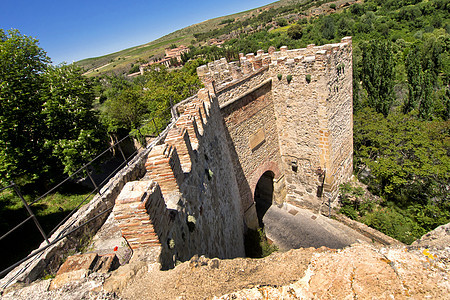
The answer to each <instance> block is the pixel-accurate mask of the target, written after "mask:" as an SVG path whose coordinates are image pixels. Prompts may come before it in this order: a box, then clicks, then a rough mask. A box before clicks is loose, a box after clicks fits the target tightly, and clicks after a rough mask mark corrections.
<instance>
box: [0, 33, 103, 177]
mask: <svg viewBox="0 0 450 300" xmlns="http://www.w3.org/2000/svg"><path fill="white" fill-rule="evenodd" d="M81 73H82V72H81V70H80V69H78V68H75V67H73V66H61V67H53V66H51V65H50V59H49V58H48V57H47V55H46V54H45V52H44V51H43V50H42V49H41V48H40V47H39V46H38V41H37V40H36V39H34V38H31V37H27V36H25V35H21V34H20V32H19V31H17V30H10V31H8V32H6V33H5V32H4V31H3V30H0V104H1V109H0V145H2V147H0V157H1V161H0V181H2V182H6V181H9V180H15V181H16V182H18V183H26V182H36V181H37V180H40V181H43V182H48V181H49V180H51V179H52V178H53V177H54V175H55V173H59V172H60V171H62V170H64V171H65V172H66V173H71V172H73V171H74V170H75V169H76V168H78V167H79V166H81V164H82V163H83V162H86V161H87V160H88V159H89V158H91V157H93V156H94V155H95V154H96V152H97V149H98V147H99V146H100V145H101V137H100V136H99V132H100V126H99V123H98V119H97V116H96V114H95V113H93V111H92V101H93V100H94V94H93V92H92V90H91V85H90V81H89V80H88V79H86V78H84V77H83V76H82V75H81Z"/></svg>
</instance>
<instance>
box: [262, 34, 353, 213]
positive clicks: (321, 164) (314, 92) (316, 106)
mask: <svg viewBox="0 0 450 300" xmlns="http://www.w3.org/2000/svg"><path fill="white" fill-rule="evenodd" d="M269 53H271V58H272V63H271V65H270V76H271V77H272V82H273V88H272V93H273V97H274V104H275V113H276V117H277V128H278V135H279V143H280V153H281V158H282V162H283V163H282V172H283V173H284V175H285V179H286V187H287V197H286V200H287V202H289V203H292V204H294V205H298V206H301V207H305V208H309V209H313V210H316V211H317V210H319V209H320V208H321V207H322V205H323V204H327V203H328V200H329V199H331V200H336V196H337V187H338V185H339V184H340V183H342V182H343V181H346V180H348V179H349V177H350V175H351V170H352V166H351V159H349V158H351V153H352V150H353V149H352V134H353V132H352V115H351V114H352V101H351V99H352V93H351V73H352V65H351V38H344V39H343V40H342V42H341V43H338V44H330V45H324V46H318V47H317V46H314V45H309V46H308V47H307V48H305V49H296V50H287V48H286V47H282V48H281V49H280V51H278V52H274V51H273V49H272V50H271V49H269ZM343 65H345V67H344V69H345V70H346V71H345V73H340V72H338V71H337V70H338V69H339V70H341V69H342V66H343Z"/></svg>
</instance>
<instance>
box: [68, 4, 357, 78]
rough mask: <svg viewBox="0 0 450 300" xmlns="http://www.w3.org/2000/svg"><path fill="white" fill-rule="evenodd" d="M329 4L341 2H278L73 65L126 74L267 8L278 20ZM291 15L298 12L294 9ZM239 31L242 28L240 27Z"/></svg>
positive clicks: (94, 71) (89, 70)
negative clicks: (173, 47)
mask: <svg viewBox="0 0 450 300" xmlns="http://www.w3.org/2000/svg"><path fill="white" fill-rule="evenodd" d="M329 2H336V3H340V2H343V1H342V0H340V1H330V0H319V1H317V0H281V1H277V2H274V3H272V4H268V5H266V6H262V7H259V8H255V9H251V10H248V11H244V12H240V13H236V14H232V15H228V16H223V17H218V18H215V19H211V20H207V21H204V22H201V23H198V24H194V25H191V26H188V27H185V28H183V29H180V30H177V31H175V32H172V33H170V34H168V35H165V36H163V37H161V38H159V39H157V40H154V41H152V42H149V43H147V44H144V45H140V46H136V47H131V48H128V49H124V50H122V51H119V52H115V53H111V54H107V55H104V56H100V57H93V58H87V59H83V60H80V61H78V62H76V64H77V65H79V66H81V67H83V68H84V69H85V70H86V71H87V72H86V75H88V76H95V75H99V74H102V73H112V72H113V73H116V74H121V73H126V72H127V71H128V70H130V68H131V66H132V64H136V63H144V62H148V61H150V60H151V59H152V58H153V57H162V56H164V49H165V48H167V47H169V46H170V45H172V44H175V45H177V46H179V45H181V44H183V45H185V46H189V45H195V46H201V45H204V44H206V43H207V41H208V40H202V41H200V42H199V41H198V39H196V38H195V37H194V35H195V34H204V33H206V36H208V37H209V38H212V37H218V36H217V35H216V34H215V33H218V32H219V31H218V30H220V29H224V28H225V27H226V26H227V25H229V23H230V22H227V21H230V20H232V21H233V22H232V23H239V24H246V23H245V20H249V19H252V18H253V19H254V18H256V17H257V16H259V15H261V14H263V13H264V12H266V13H267V10H268V9H275V10H277V12H276V13H277V15H276V18H281V17H283V15H289V14H290V13H292V12H294V11H292V10H291V8H293V7H294V6H298V5H299V4H304V5H305V9H308V8H309V7H311V6H320V5H322V4H323V3H329ZM344 2H345V1H344ZM350 2H352V1H350ZM282 7H285V8H286V9H285V10H282V11H279V9H280V8H282ZM272 11H274V10H272ZM295 12H298V10H297V11H295ZM247 23H250V24H247V25H245V26H248V27H249V28H251V22H247ZM241 29H243V28H242V27H241ZM224 31H226V32H229V30H227V29H226V28H225V30H224Z"/></svg>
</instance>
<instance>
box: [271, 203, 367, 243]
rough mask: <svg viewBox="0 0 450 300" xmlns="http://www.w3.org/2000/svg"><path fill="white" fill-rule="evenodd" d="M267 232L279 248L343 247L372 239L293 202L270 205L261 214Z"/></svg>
mask: <svg viewBox="0 0 450 300" xmlns="http://www.w3.org/2000/svg"><path fill="white" fill-rule="evenodd" d="M263 222H264V228H265V232H266V236H267V237H268V238H269V239H270V240H272V241H273V242H274V243H275V244H276V245H277V246H278V247H279V248H280V250H284V251H285V250H289V249H298V248H308V247H315V248H320V247H322V246H324V247H328V248H331V249H342V248H345V247H347V246H350V245H351V244H354V243H359V242H361V241H364V242H367V243H371V240H370V239H369V238H367V237H365V236H364V235H362V234H360V233H359V232H357V231H355V230H353V229H351V228H350V227H347V226H345V225H344V224H342V223H340V222H338V221H335V220H333V219H330V218H327V217H325V216H323V215H320V214H314V213H313V212H312V211H309V210H306V209H301V208H298V207H295V206H292V205H284V206H283V207H282V208H279V207H277V206H274V205H273V206H271V207H270V208H269V210H268V211H267V212H266V214H265V215H264V218H263Z"/></svg>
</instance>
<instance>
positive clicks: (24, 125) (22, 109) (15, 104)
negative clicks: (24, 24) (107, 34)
mask: <svg viewBox="0 0 450 300" xmlns="http://www.w3.org/2000/svg"><path fill="white" fill-rule="evenodd" d="M49 62H50V58H49V57H48V56H47V55H46V53H45V52H44V50H42V49H41V48H39V46H38V41H37V40H36V39H34V38H32V37H28V36H23V35H21V34H20V32H19V31H18V30H10V31H8V32H4V31H3V30H2V29H0V105H1V108H0V143H1V147H0V159H1V161H0V180H2V181H7V180H13V179H16V178H18V177H24V176H26V177H28V179H31V180H33V179H36V178H37V177H38V176H39V171H40V170H43V169H44V168H43V167H44V166H43V164H42V161H41V160H40V158H39V155H37V154H39V153H41V152H42V148H43V143H44V141H43V140H42V139H41V133H42V132H43V131H44V124H43V123H42V122H41V118H40V111H41V104H42V103H41V92H40V86H41V85H42V76H41V74H42V72H44V71H45V70H46V67H47V64H48V63H49Z"/></svg>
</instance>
